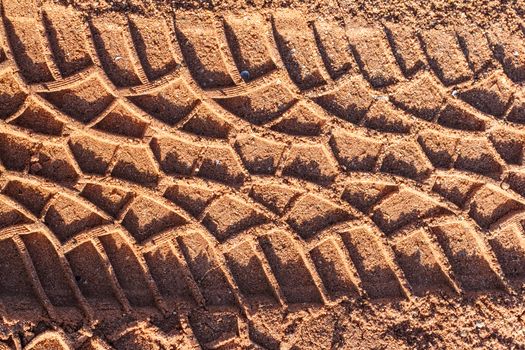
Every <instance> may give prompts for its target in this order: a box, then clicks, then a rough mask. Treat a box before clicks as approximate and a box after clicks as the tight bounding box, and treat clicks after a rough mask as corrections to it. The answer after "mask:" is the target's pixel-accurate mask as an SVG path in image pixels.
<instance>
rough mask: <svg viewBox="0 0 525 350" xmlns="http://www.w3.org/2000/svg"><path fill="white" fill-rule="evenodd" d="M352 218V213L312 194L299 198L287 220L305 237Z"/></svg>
mask: <svg viewBox="0 0 525 350" xmlns="http://www.w3.org/2000/svg"><path fill="white" fill-rule="evenodd" d="M350 219H352V214H350V213H349V212H347V211H346V210H344V209H343V208H342V207H340V206H337V205H336V204H335V203H331V202H329V201H327V200H325V199H322V198H320V197H318V196H315V195H312V194H306V195H304V196H302V197H301V198H299V199H298V200H297V201H296V202H295V203H294V206H293V207H292V208H291V209H290V211H289V212H288V219H287V222H288V223H289V224H290V226H291V227H292V228H293V229H294V230H295V231H297V232H298V233H299V235H300V236H301V237H303V238H304V239H308V238H311V237H313V236H315V234H316V233H318V232H319V231H321V230H323V229H324V228H326V227H329V226H331V225H333V224H336V223H339V222H343V221H347V220H350Z"/></svg>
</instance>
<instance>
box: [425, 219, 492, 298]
mask: <svg viewBox="0 0 525 350" xmlns="http://www.w3.org/2000/svg"><path fill="white" fill-rule="evenodd" d="M432 232H433V234H434V235H435V236H436V238H437V240H438V242H439V244H440V245H441V247H442V249H443V251H444V252H445V255H446V256H447V258H448V260H449V261H450V263H451V265H452V269H453V270H454V275H455V277H456V278H457V279H458V280H459V282H460V283H461V287H462V288H464V289H465V290H468V291H476V290H490V289H501V288H502V282H501V280H500V279H499V277H498V275H497V274H496V272H495V271H494V270H493V269H492V267H491V266H490V265H489V263H488V256H487V255H486V253H485V252H484V251H483V250H482V246H481V244H480V240H479V238H477V237H476V232H475V231H474V230H472V229H470V228H469V227H467V226H465V225H463V224H459V223H451V224H443V225H440V226H436V227H434V228H432Z"/></svg>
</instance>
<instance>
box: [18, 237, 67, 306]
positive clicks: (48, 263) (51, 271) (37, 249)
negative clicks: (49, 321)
mask: <svg viewBox="0 0 525 350" xmlns="http://www.w3.org/2000/svg"><path fill="white" fill-rule="evenodd" d="M21 238H22V240H23V242H24V246H25V247H26V249H27V251H28V253H29V255H30V256H31V261H32V262H33V266H34V267H35V270H36V273H37V275H38V277H39V281H40V283H41V284H42V287H43V288H44V291H45V292H46V295H47V296H48V298H49V300H50V301H51V303H52V304H53V305H54V306H59V307H68V306H69V307H72V306H73V307H74V306H75V305H76V304H77V301H76V299H75V296H74V294H73V291H72V290H71V287H70V285H69V282H68V278H67V277H66V274H65V271H64V268H63V266H62V262H61V260H60V258H59V256H58V254H57V252H56V250H55V247H53V245H52V243H51V242H50V241H49V240H48V239H47V238H46V237H45V235H43V234H41V233H32V234H28V235H23V236H21ZM51 276H52V278H50V277H51Z"/></svg>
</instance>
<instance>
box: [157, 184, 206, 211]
mask: <svg viewBox="0 0 525 350" xmlns="http://www.w3.org/2000/svg"><path fill="white" fill-rule="evenodd" d="M215 196H216V194H215V193H214V192H213V190H211V189H208V188H206V187H204V186H197V185H187V184H178V185H174V186H170V187H168V188H167V189H166V192H164V197H165V198H167V199H169V200H170V201H172V202H173V203H175V204H177V205H178V206H180V207H181V208H182V209H184V210H186V211H187V212H189V213H190V214H191V215H193V216H194V217H198V216H199V215H200V214H201V213H202V212H203V211H204V209H205V208H206V206H207V205H208V203H209V202H210V201H211V200H212V199H213V198H214V197H215Z"/></svg>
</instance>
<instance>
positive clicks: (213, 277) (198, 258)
mask: <svg viewBox="0 0 525 350" xmlns="http://www.w3.org/2000/svg"><path fill="white" fill-rule="evenodd" d="M177 242H178V244H179V245H180V247H181V250H182V252H183V254H184V258H185V259H186V261H187V263H188V267H189V269H190V271H191V273H192V275H193V278H194V279H195V281H196V283H197V285H198V286H199V290H200V293H201V294H202V296H203V297H204V299H205V301H206V304H207V305H217V306H220V305H235V304H236V301H235V297H234V295H233V293H232V290H231V287H230V285H229V283H228V281H227V280H226V277H225V274H224V271H223V270H222V268H221V266H220V265H219V262H218V261H217V258H216V255H215V253H214V252H213V248H212V247H211V246H210V245H209V243H208V242H207V241H206V240H205V239H204V237H203V236H202V235H201V234H199V233H197V232H193V233H192V234H191V235H190V236H183V237H179V238H177Z"/></svg>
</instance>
